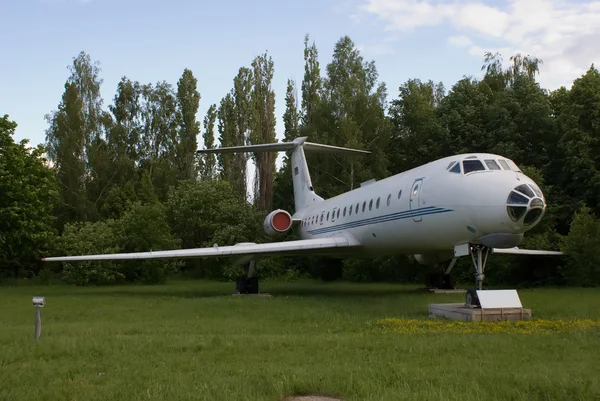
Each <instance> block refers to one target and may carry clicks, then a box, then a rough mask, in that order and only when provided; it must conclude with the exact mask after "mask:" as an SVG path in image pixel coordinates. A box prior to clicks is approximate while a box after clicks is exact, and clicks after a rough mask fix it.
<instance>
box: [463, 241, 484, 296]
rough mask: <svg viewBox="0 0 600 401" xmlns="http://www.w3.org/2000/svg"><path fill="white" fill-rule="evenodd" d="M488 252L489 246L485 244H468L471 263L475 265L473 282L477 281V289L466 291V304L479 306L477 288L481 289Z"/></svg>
mask: <svg viewBox="0 0 600 401" xmlns="http://www.w3.org/2000/svg"><path fill="white" fill-rule="evenodd" d="M489 252H490V248H489V247H487V246H485V245H479V244H474V245H471V246H470V254H471V259H472V260H473V265H474V266H475V282H476V283H477V289H470V290H468V291H467V294H466V296H465V303H466V304H467V305H468V306H474V307H478V306H481V304H480V303H479V297H478V296H477V290H483V279H484V278H485V274H484V272H485V264H486V262H487V258H488V255H489Z"/></svg>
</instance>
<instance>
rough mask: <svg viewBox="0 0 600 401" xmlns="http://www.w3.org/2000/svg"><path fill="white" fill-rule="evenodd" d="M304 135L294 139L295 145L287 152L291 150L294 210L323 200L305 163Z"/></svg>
mask: <svg viewBox="0 0 600 401" xmlns="http://www.w3.org/2000/svg"><path fill="white" fill-rule="evenodd" d="M305 141H306V137H303V138H297V139H295V140H294V142H295V143H297V145H296V146H295V147H294V148H293V149H292V150H291V151H288V153H290V152H291V162H292V166H291V167H292V182H293V184H294V205H295V206H296V212H297V211H299V210H302V209H304V208H306V207H308V206H310V205H312V204H313V203H315V202H321V201H323V198H321V197H320V196H319V195H317V194H316V193H315V190H314V187H313V185H312V181H311V179H310V173H309V171H308V164H307V163H306V155H305V154H304V146H303V145H304V142H305Z"/></svg>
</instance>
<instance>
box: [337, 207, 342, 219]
mask: <svg viewBox="0 0 600 401" xmlns="http://www.w3.org/2000/svg"><path fill="white" fill-rule="evenodd" d="M340 211H341V209H338V212H337V216H336V218H338V219H339V218H340Z"/></svg>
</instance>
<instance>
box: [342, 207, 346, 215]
mask: <svg viewBox="0 0 600 401" xmlns="http://www.w3.org/2000/svg"><path fill="white" fill-rule="evenodd" d="M342 216H344V217H346V206H344V213H342Z"/></svg>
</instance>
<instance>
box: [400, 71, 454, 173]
mask: <svg viewBox="0 0 600 401" xmlns="http://www.w3.org/2000/svg"><path fill="white" fill-rule="evenodd" d="M398 91H399V97H398V98H397V99H394V100H392V102H391V106H390V109H389V112H390V116H391V120H392V124H393V131H392V138H393V139H392V141H391V142H390V147H389V149H390V151H389V157H390V163H391V167H390V168H391V170H392V171H393V172H401V171H405V170H408V169H411V168H414V167H417V166H419V165H421V164H423V163H427V162H429V161H431V160H430V157H431V155H432V154H435V155H446V154H447V153H448V150H447V149H445V147H444V143H445V141H446V138H445V135H446V131H445V130H444V129H443V128H442V125H441V124H440V121H439V120H438V117H437V114H436V111H437V108H438V106H439V104H440V102H441V101H442V99H443V98H444V86H443V84H442V83H441V82H440V83H437V84H436V83H434V82H433V81H431V80H430V81H428V82H421V80H419V79H410V80H408V81H407V82H405V83H404V84H402V85H401V86H400V88H399V89H398Z"/></svg>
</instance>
